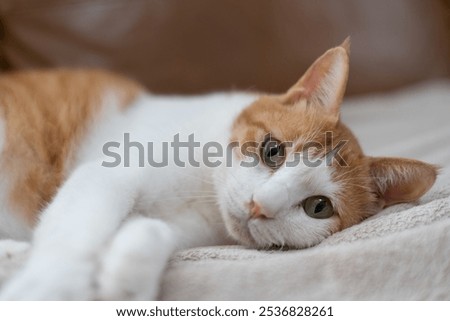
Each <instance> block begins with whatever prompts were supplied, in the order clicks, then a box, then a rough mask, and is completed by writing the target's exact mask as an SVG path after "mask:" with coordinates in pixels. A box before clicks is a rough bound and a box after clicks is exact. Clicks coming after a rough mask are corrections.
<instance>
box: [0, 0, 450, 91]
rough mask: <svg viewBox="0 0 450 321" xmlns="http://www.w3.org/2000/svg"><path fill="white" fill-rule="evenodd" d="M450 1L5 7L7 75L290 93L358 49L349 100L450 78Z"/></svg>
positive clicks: (133, 0)
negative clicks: (102, 73)
mask: <svg viewBox="0 0 450 321" xmlns="http://www.w3.org/2000/svg"><path fill="white" fill-rule="evenodd" d="M448 16H449V12H448V1H447V2H444V1H442V0H427V1H423V0H395V1H392V0H377V1H373V0H345V1H334V0H322V1H308V0H298V1H287V0H284V1H283V0H281V1H276V0H273V1H272V0H245V1H242V0H221V1H210V0H189V1H185V0H164V1H161V0H150V1H143V0H91V1H86V0H78V1H77V0H2V1H0V20H1V23H2V29H3V31H2V35H1V42H0V55H1V59H2V62H1V66H2V67H3V68H4V69H5V68H9V69H23V68H37V67H54V66H95V67H104V68H109V69H113V70H116V71H120V72H123V73H125V74H127V75H129V76H131V77H133V78H136V79H138V80H140V81H141V82H143V83H144V84H145V85H146V86H147V87H148V88H150V89H151V90H153V91H156V92H161V93H198V92H204V91H210V90H228V89H244V90H245V89H256V90H266V91H275V92H277V91H282V90H285V89H286V88H287V87H289V86H290V85H291V84H292V83H294V82H295V81H296V80H297V79H298V77H300V75H301V74H302V73H303V72H304V70H305V69H306V68H307V67H308V65H309V64H310V63H311V62H312V61H313V60H314V59H315V58H316V57H318V56H319V55H320V54H321V53H322V52H324V51H325V50H326V49H327V48H329V47H332V46H334V45H337V44H339V43H340V42H341V41H342V40H344V38H345V37H347V36H348V35H350V36H351V37H352V58H351V74H350V82H349V88H348V93H353V94H355V93H365V92H370V91H377V90H385V89H390V88H395V87H397V86H401V85H404V84H407V83H410V82H413V81H417V80H421V79H427V78H430V77H437V76H444V75H449V70H450V68H449V53H450V49H449V48H450V44H449V39H450V32H449V24H448Z"/></svg>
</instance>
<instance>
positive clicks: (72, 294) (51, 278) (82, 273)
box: [0, 264, 94, 301]
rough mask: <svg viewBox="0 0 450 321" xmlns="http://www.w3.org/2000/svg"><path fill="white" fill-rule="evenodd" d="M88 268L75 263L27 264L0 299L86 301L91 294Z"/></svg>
mask: <svg viewBox="0 0 450 321" xmlns="http://www.w3.org/2000/svg"><path fill="white" fill-rule="evenodd" d="M91 272H92V271H91V268H90V267H89V266H88V265H87V264H86V265H83V264H76V266H55V265H52V266H49V265H48V266H45V265H43V264H41V265H38V266H32V265H29V266H27V267H26V268H25V269H24V270H22V271H20V272H19V273H18V274H17V275H15V276H14V277H13V278H12V280H11V281H10V282H8V283H6V284H5V286H4V287H3V288H2V289H1V291H0V300H2V301H5V300H10V301H15V300H27V301H29V300H33V301H34V300H89V299H92V298H93V296H94V294H93V293H94V287H93V282H92V280H91V279H92V277H91V275H92V273H91Z"/></svg>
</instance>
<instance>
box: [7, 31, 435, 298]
mask: <svg viewBox="0 0 450 321" xmlns="http://www.w3.org/2000/svg"><path fill="white" fill-rule="evenodd" d="M349 48H350V43H349V40H348V39H347V40H346V41H344V42H343V43H342V44H341V45H339V46H337V47H334V48H332V49H330V50H328V51H326V52H325V53H324V54H323V55H322V56H321V57H319V58H318V59H317V60H316V61H315V62H314V63H313V64H312V65H311V66H310V67H309V69H308V70H307V71H306V73H305V74H304V75H303V76H302V77H301V78H300V80H299V81H298V82H297V83H295V84H294V85H293V86H292V87H291V88H290V89H288V90H287V91H286V92H285V93H282V94H258V93H229V94H208V95H204V96H196V97H177V96H174V97H163V96H157V95H153V94H150V93H147V92H146V91H145V90H144V89H143V88H142V87H141V86H140V85H139V84H137V83H135V82H133V81H131V80H128V79H125V78H123V77H121V76H117V75H115V74H113V73H110V72H106V71H99V70H70V69H58V70H50V71H45V70H41V71H21V72H13V73H10V74H5V75H2V76H1V77H0V110H1V117H0V129H1V132H0V138H1V139H0V150H1V152H2V154H1V167H0V168H1V177H2V180H1V187H0V197H1V204H2V207H1V209H0V217H1V224H0V237H1V238H3V239H14V240H17V241H20V240H31V250H30V255H29V257H28V260H27V261H26V263H25V265H24V267H23V268H22V269H21V270H19V271H18V272H17V273H16V274H15V275H14V276H13V277H12V278H11V280H9V282H7V283H6V284H5V285H4V286H3V288H2V289H1V292H0V298H1V299H3V300H20V299H23V300H25V299H26V300H45V299H48V300H69V299H76V300H91V299H105V300H112V299H114V300H123V299H132V300H143V299H156V298H157V297H158V287H159V280H160V277H161V275H162V273H163V271H164V269H165V267H166V264H167V262H168V259H169V257H170V255H171V254H172V253H173V252H174V251H176V250H181V249H186V248H191V247H197V246H213V245H225V244H236V243H237V244H241V245H245V246H248V247H252V248H258V249H269V248H270V249H271V248H297V249H301V248H306V247H311V246H314V245H316V244H318V243H320V242H321V241H322V240H324V239H325V238H326V237H328V236H329V235H331V234H332V233H335V232H338V231H340V230H342V229H344V228H347V227H350V226H352V225H354V224H357V223H359V222H361V221H362V220H364V219H365V218H367V217H370V216H372V215H374V214H376V213H377V212H379V211H380V210H381V209H383V208H384V207H387V206H390V205H393V204H396V203H401V202H413V201H416V200H417V199H419V198H420V197H421V196H422V195H423V194H424V193H425V192H427V191H428V190H429V189H430V187H431V186H432V185H433V184H434V182H435V179H436V175H437V168H436V167H435V166H434V165H431V164H427V163H423V162H420V161H417V160H411V159H401V158H383V157H369V156H365V154H364V153H363V151H362V149H361V147H360V145H359V143H358V141H357V139H356V138H355V136H354V135H353V134H352V132H351V131H350V129H348V128H347V127H346V126H345V125H344V124H342V122H341V121H340V118H339V113H340V105H341V102H342V99H343V96H344V91H345V87H346V84H347V78H348V71H349ZM149 143H151V144H149ZM196 144H197V145H196ZM208 144H209V145H208ZM199 145H201V146H203V147H205V146H206V145H208V146H209V149H205V148H203V149H202V150H200V149H199V148H194V147H198V146H199ZM169 146H170V147H174V148H169ZM176 146H178V147H179V148H178V149H176V148H175V147H176ZM180 146H182V147H180ZM189 146H190V147H189ZM236 146H237V147H236ZM244 146H245V148H244ZM211 147H214V148H211ZM220 148H222V153H223V154H227V156H228V157H224V158H223V159H222V162H221V163H217V161H218V160H219V157H218V156H217V154H218V150H219V149H220ZM211 149H212V150H213V151H214V153H210V152H211ZM206 154H213V155H216V156H217V157H213V160H210V159H205V155H206ZM207 156H208V155H207ZM200 158H203V161H202V162H198V160H199V159H200ZM165 161H167V164H165V163H164V162H165ZM151 164H153V165H151ZM207 165H208V166H207ZM8 242H11V241H8ZM8 244H9V243H8ZM0 246H1V245H0Z"/></svg>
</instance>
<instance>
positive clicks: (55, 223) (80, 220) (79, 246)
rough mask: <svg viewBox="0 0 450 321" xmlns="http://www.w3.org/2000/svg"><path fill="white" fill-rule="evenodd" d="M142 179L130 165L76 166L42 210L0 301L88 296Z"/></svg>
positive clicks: (91, 292)
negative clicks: (24, 256) (104, 250)
mask: <svg viewBox="0 0 450 321" xmlns="http://www.w3.org/2000/svg"><path fill="white" fill-rule="evenodd" d="M142 179H143V178H142V175H140V173H137V169H134V168H121V167H120V168H119V167H118V168H113V169H111V168H105V167H102V166H100V165H99V164H98V163H94V164H86V165H83V166H82V167H80V168H78V169H77V170H76V171H75V172H74V173H73V175H72V176H71V177H69V179H68V180H67V182H66V183H65V184H64V185H63V186H62V188H61V189H60V191H59V192H58V193H57V195H56V197H55V199H54V200H53V202H52V203H51V204H50V205H49V207H48V208H47V209H46V210H45V211H44V212H43V213H42V216H41V221H40V223H39V224H38V226H37V228H36V230H35V234H34V238H33V245H32V250H31V253H30V258H29V260H28V262H27V263H26V264H25V267H24V268H23V269H22V270H21V271H19V272H18V273H17V275H16V276H15V277H13V279H12V280H11V282H9V283H7V284H6V286H5V287H4V288H3V289H2V292H1V293H0V299H3V300H5V299H6V300H8V299H11V300H15V299H26V300H41V299H49V300H62V299H63V300H64V299H65V300H67V299H79V300H83V299H91V298H92V297H93V295H94V283H93V278H94V272H95V269H96V268H97V264H98V255H99V253H100V251H101V250H102V248H103V247H104V246H105V244H106V242H107V241H108V240H109V239H110V238H111V237H112V234H113V233H114V232H115V231H116V230H117V229H118V228H119V226H120V224H121V223H122V222H123V220H124V219H125V217H126V216H127V215H128V213H129V212H130V211H131V208H132V207H133V205H134V200H135V199H136V197H137V195H138V193H139V186H140V184H139V182H140V181H141V180H142Z"/></svg>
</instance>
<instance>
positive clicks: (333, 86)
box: [282, 38, 350, 117]
mask: <svg viewBox="0 0 450 321" xmlns="http://www.w3.org/2000/svg"><path fill="white" fill-rule="evenodd" d="M349 53H350V38H347V39H345V41H344V42H343V43H342V44H341V45H340V46H338V47H335V48H332V49H330V50H328V51H327V52H325V53H324V54H323V55H322V56H321V57H320V58H319V59H317V60H316V61H315V62H314V63H313V64H312V65H311V67H309V69H308V70H307V71H306V73H305V74H304V75H303V76H302V77H301V78H300V80H299V81H298V82H297V83H296V84H295V85H294V86H292V87H291V88H290V89H289V90H288V91H287V93H285V94H284V95H282V101H283V103H286V104H295V103H296V102H298V101H300V100H303V99H305V100H306V101H307V102H308V105H312V106H322V107H325V110H326V111H327V112H329V113H330V114H332V115H333V116H337V117H339V106H340V104H341V102H342V98H343V97H344V92H345V88H346V85H347V78H348V69H349Z"/></svg>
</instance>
